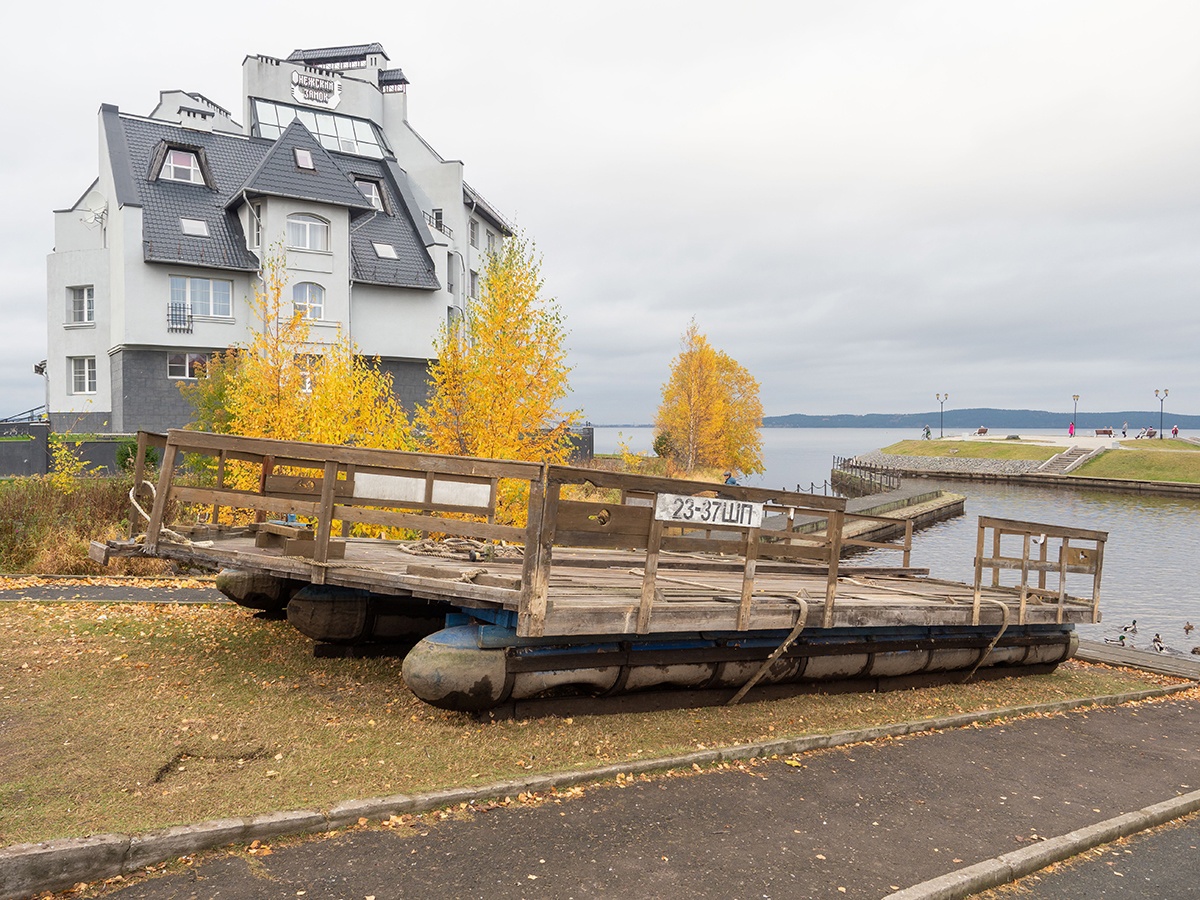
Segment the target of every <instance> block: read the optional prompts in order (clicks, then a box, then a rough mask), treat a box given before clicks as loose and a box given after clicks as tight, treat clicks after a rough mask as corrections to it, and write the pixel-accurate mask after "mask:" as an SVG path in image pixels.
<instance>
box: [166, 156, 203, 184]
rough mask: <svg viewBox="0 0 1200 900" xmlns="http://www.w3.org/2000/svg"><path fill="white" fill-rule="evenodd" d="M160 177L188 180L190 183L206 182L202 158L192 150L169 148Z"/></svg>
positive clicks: (168, 179) (171, 179) (169, 179)
mask: <svg viewBox="0 0 1200 900" xmlns="http://www.w3.org/2000/svg"><path fill="white" fill-rule="evenodd" d="M158 177H159V178H165V179H166V180H167V181H186V182H188V183H189V184H204V173H203V172H201V171H200V160H198V159H197V158H196V154H195V153H193V152H192V151H191V150H168V151H167V158H166V159H164V160H163V166H162V169H161V170H159V173H158Z"/></svg>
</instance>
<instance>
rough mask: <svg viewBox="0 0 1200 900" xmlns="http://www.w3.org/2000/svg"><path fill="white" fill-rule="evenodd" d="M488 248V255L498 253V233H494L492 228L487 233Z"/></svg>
mask: <svg viewBox="0 0 1200 900" xmlns="http://www.w3.org/2000/svg"><path fill="white" fill-rule="evenodd" d="M487 248H488V253H495V252H496V232H494V231H492V230H491V229H490V228H489V229H488V233H487Z"/></svg>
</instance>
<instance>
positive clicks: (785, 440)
mask: <svg viewBox="0 0 1200 900" xmlns="http://www.w3.org/2000/svg"><path fill="white" fill-rule="evenodd" d="M935 424H936V423H935ZM618 432H620V433H621V434H622V435H623V437H624V439H625V441H626V443H627V444H628V445H629V447H630V448H631V449H633V450H637V451H641V452H649V450H650V445H651V441H652V440H653V429H650V428H597V429H596V451H597V452H598V453H611V452H613V451H614V450H615V449H616V446H617V440H618ZM1022 433H1024V434H1030V433H1036V432H1032V431H1029V430H1023V432H1022ZM918 436H919V435H918V434H913V433H912V432H911V430H910V429H892V428H765V429H763V461H764V463H765V464H766V468H767V471H766V472H765V473H764V474H763V475H758V476H750V477H747V478H744V479H742V480H743V483H745V484H752V485H761V486H764V487H788V488H791V489H793V490H794V489H795V487H796V485H797V484H800V485H802V487H803V488H804V489H807V488H808V485H809V483H810V482H815V483H816V484H818V485H820V484H821V483H822V482H824V481H825V480H826V479H828V478H829V469H830V466H831V464H832V460H833V457H834V456H853V455H855V454H858V453H866V452H868V451H870V450H875V449H878V448H880V447H885V446H887V445H888V444H891V443H894V442H896V441H899V440H905V439H912V438H916V437H918ZM928 483H929V485H930V487H931V488H932V487H935V486H936V487H944V488H946V489H947V490H952V491H955V492H957V493H960V494H966V495H967V505H966V515H964V516H960V517H959V518H957V519H953V520H950V521H948V522H941V523H939V524H937V525H933V526H931V527H930V528H927V529H924V530H922V531H920V532H918V533H917V534H916V535H915V536H914V538H913V565H916V566H927V567H928V568H929V569H930V570H932V573H933V574H934V575H937V576H939V577H943V578H950V579H954V580H956V581H966V582H970V581H972V580H973V579H974V569H973V558H974V555H975V540H976V531H977V522H978V517H979V516H995V517H998V518H1004V519H1021V520H1026V521H1031V522H1045V523H1048V524H1054V525H1067V526H1072V527H1077V528H1091V529H1095V530H1097V531H1107V532H1108V544H1107V545H1106V547H1105V551H1104V574H1103V581H1102V584H1101V591H1100V600H1101V609H1102V611H1103V614H1104V623H1103V624H1101V625H1098V626H1088V625H1085V626H1081V628H1080V632H1081V634H1082V635H1083V636H1084V637H1088V638H1092V639H1099V638H1100V637H1103V636H1109V635H1115V634H1116V633H1117V632H1118V631H1119V630H1120V626H1121V625H1123V624H1127V623H1129V622H1130V621H1132V620H1133V619H1137V621H1138V634H1137V636H1136V637H1135V638H1134V641H1135V645H1136V646H1138V647H1142V648H1147V649H1148V648H1149V646H1150V640H1151V639H1152V638H1153V637H1154V634H1155V632H1158V633H1160V634H1162V637H1163V641H1164V642H1165V643H1166V644H1167V646H1169V647H1171V648H1173V649H1174V650H1176V651H1179V652H1183V653H1187V652H1188V651H1189V650H1190V649H1191V648H1192V647H1193V646H1200V630H1197V631H1195V632H1193V633H1192V635H1190V636H1185V635H1184V633H1183V624H1184V622H1186V621H1190V622H1192V624H1194V625H1196V626H1197V627H1198V628H1200V592H1198V591H1197V588H1196V583H1197V582H1196V580H1195V579H1194V578H1193V577H1192V573H1193V569H1194V568H1195V561H1196V560H1198V559H1200V500H1187V499H1175V498H1166V497H1148V496H1142V495H1134V494H1115V493H1108V492H1100V491H1096V492H1092V491H1070V490H1061V491H1059V490H1049V489H1046V488H1034V487H1024V486H1016V485H1006V484H976V483H972V482H964V481H948V482H936V481H933V480H930V481H929V482H928ZM877 556H878V561H879V562H881V563H884V564H889V565H894V564H895V554H894V553H886V552H879V553H878V554H877ZM872 558H873V555H872V554H865V555H863V556H859V557H856V562H857V561H860V560H863V561H866V560H871V559H872ZM1076 577H1077V576H1076ZM1086 581H1089V582H1090V579H1087V580H1086ZM1068 589H1069V590H1070V591H1071V592H1072V593H1076V594H1086V593H1088V592H1090V584H1085V583H1080V582H1077V581H1076V580H1074V578H1073V579H1071V580H1069V581H1068Z"/></svg>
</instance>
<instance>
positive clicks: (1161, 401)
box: [1154, 388, 1168, 441]
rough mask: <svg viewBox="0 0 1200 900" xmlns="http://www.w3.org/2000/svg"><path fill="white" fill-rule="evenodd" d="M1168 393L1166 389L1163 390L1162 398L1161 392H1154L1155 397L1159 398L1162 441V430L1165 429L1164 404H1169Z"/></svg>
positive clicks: (1159, 437)
mask: <svg viewBox="0 0 1200 900" xmlns="http://www.w3.org/2000/svg"><path fill="white" fill-rule="evenodd" d="M1167 393H1168V391H1167V389H1166V388H1163V389H1162V395H1161V396H1160V395H1159V392H1158V391H1157V390H1156V391H1155V392H1154V396H1155V397H1158V439H1159V440H1160V441H1161V440H1162V429H1163V404H1164V403H1166V402H1167Z"/></svg>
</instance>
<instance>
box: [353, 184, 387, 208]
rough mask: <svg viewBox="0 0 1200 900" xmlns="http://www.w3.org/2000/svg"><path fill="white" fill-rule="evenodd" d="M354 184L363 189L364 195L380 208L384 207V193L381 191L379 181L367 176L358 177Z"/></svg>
mask: <svg viewBox="0 0 1200 900" xmlns="http://www.w3.org/2000/svg"><path fill="white" fill-rule="evenodd" d="M354 184H355V185H356V186H357V187H358V189H359V190H360V191H362V195H363V196H364V197H366V198H367V200H369V201H370V203H371V205H372V206H373V207H375V208H376V209H378V210H381V211H382V209H383V195H382V194H381V193H380V192H379V182H378V181H371V180H369V179H367V178H356V179H355V180H354Z"/></svg>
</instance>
